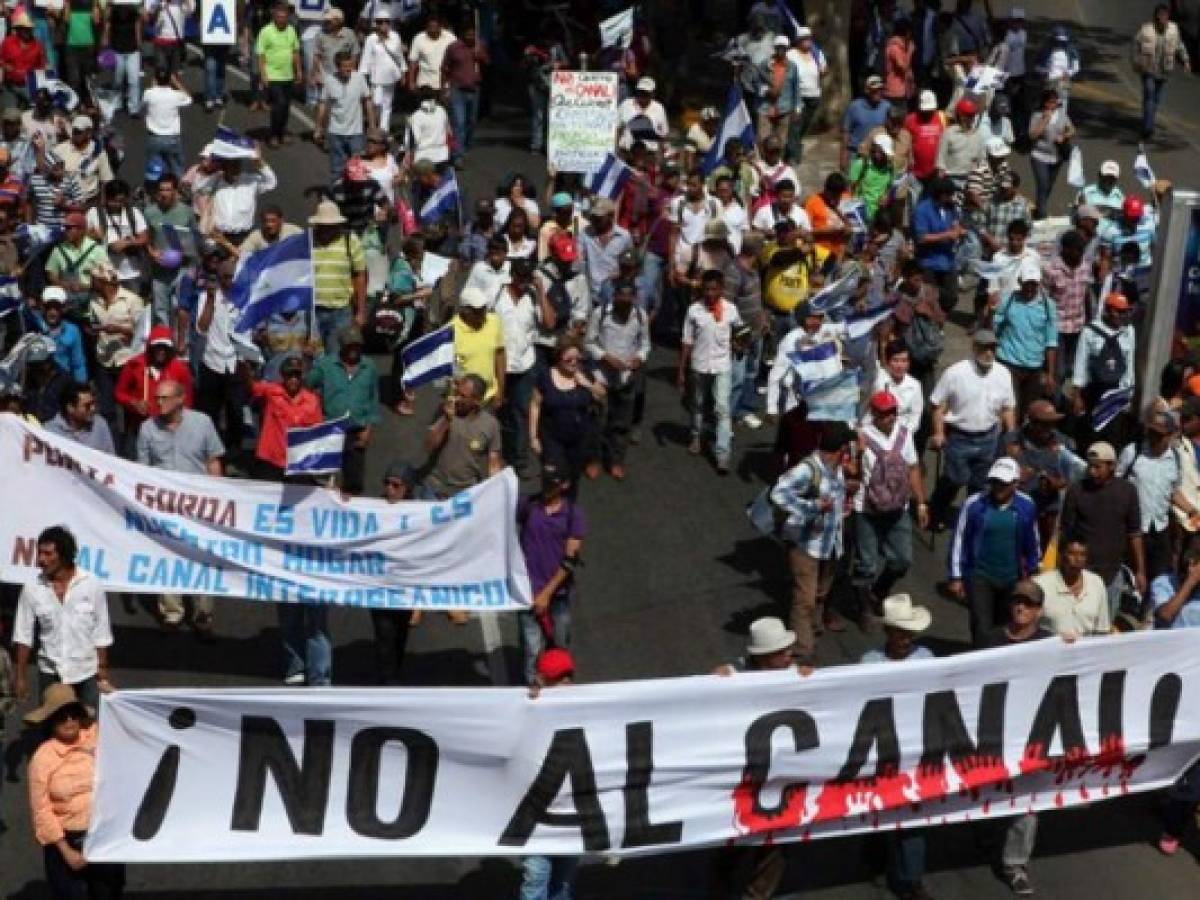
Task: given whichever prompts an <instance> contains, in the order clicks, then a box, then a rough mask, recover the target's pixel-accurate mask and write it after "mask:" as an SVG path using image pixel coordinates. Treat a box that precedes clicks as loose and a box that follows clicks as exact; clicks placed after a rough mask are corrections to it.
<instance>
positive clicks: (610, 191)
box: [584, 153, 633, 200]
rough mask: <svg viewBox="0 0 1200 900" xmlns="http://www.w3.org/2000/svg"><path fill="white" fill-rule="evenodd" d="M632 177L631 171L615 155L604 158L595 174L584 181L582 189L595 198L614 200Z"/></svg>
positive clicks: (611, 154)
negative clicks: (585, 189)
mask: <svg viewBox="0 0 1200 900" xmlns="http://www.w3.org/2000/svg"><path fill="white" fill-rule="evenodd" d="M632 177H633V169H631V168H630V167H629V166H627V165H625V163H623V162H621V160H620V159H618V158H617V155H616V154H615V153H610V154H608V156H606V157H604V162H602V163H601V164H600V168H598V169H597V170H596V171H595V172H592V173H591V174H589V175H588V176H587V177H586V178H585V179H584V187H586V188H587V189H588V190H589V191H591V192H592V193H593V194H595V195H596V196H597V197H607V198H608V199H609V200H616V199H617V197H619V196H621V191H623V190H624V189H625V183H626V182H627V181H629V179H630V178H632Z"/></svg>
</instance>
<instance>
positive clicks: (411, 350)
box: [400, 325, 454, 390]
mask: <svg viewBox="0 0 1200 900" xmlns="http://www.w3.org/2000/svg"><path fill="white" fill-rule="evenodd" d="M400 359H401V360H402V361H403V363H404V374H403V375H402V376H401V378H400V382H401V383H402V384H403V385H404V388H405V390H412V389H413V388H417V387H420V386H421V385H423V384H428V383H429V382H431V381H436V380H437V379H439V378H449V377H450V376H451V375H453V374H454V328H453V327H452V326H450V325H443V326H442V327H441V328H439V329H438V330H437V331H431V332H430V333H429V334H427V335H425V336H424V337H421V338H418V339H417V340H415V341H413V342H412V343H411V344H409V345H408V346H407V347H405V348H404V350H402V351H401V353H400Z"/></svg>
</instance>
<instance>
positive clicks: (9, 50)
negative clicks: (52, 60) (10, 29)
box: [0, 34, 46, 87]
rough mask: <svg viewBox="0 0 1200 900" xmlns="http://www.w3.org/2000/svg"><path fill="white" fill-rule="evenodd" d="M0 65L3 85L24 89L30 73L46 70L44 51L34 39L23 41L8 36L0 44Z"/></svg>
mask: <svg viewBox="0 0 1200 900" xmlns="http://www.w3.org/2000/svg"><path fill="white" fill-rule="evenodd" d="M0 63H3V64H4V82H5V84H14V85H20V86H21V87H24V86H25V79H26V76H28V75H29V73H30V72H36V71H39V70H40V69H44V68H46V51H45V50H43V49H42V45H41V44H40V43H39V42H38V41H37V40H36V39H35V40H32V41H23V40H21V39H20V38H19V37H17V36H16V35H15V34H10V35H8V37H6V38H5V39H4V43H3V44H0Z"/></svg>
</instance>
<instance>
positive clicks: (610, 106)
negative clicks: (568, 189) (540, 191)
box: [549, 71, 620, 172]
mask: <svg viewBox="0 0 1200 900" xmlns="http://www.w3.org/2000/svg"><path fill="white" fill-rule="evenodd" d="M619 100H620V94H619V92H618V89H617V73H616V72H566V71H558V72H554V73H552V75H551V79H550V111H549V125H550V138H549V160H550V165H552V166H553V167H554V168H555V169H556V170H557V171H559V172H594V171H595V170H596V169H598V168H600V165H601V164H602V163H603V162H604V159H605V157H606V156H607V155H608V154H609V153H610V152H612V150H613V148H614V147H615V146H616V131H617V104H618V102H619Z"/></svg>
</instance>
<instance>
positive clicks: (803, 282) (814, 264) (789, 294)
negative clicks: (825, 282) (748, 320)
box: [762, 241, 829, 313]
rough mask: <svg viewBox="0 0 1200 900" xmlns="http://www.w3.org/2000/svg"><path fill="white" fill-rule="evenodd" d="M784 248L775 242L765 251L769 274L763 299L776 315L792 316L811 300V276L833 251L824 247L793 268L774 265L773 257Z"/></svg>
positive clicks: (815, 249) (766, 247) (797, 261)
mask: <svg viewBox="0 0 1200 900" xmlns="http://www.w3.org/2000/svg"><path fill="white" fill-rule="evenodd" d="M780 249H781V248H780V246H779V245H778V244H776V243H775V242H774V241H771V242H770V243H768V244H767V245H766V246H765V247H764V248H763V252H762V261H763V265H764V266H765V267H766V272H767V276H766V290H765V291H764V293H763V300H764V301H766V304H767V306H768V307H769V308H770V309H772V310H774V311H775V312H782V313H790V312H791V311H792V310H794V309H795V308H796V307H797V306H799V305H800V304H801V303H803V302H804V301H805V300H807V299H808V295H809V273H810V271H811V270H812V269H813V268H819V267H820V266H821V265H822V264H823V263H824V262H825V259H826V258H827V257H828V256H829V251H828V250H826V249H825V248H824V247H816V248H814V250H813V252H812V253H809V254H805V255H804V256H803V257H802V258H800V259H797V260H796V261H795V262H793V263H792V264H791V265H786V266H772V265H771V258H772V257H774V256H775V254H776V253H778V252H779V250H780Z"/></svg>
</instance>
